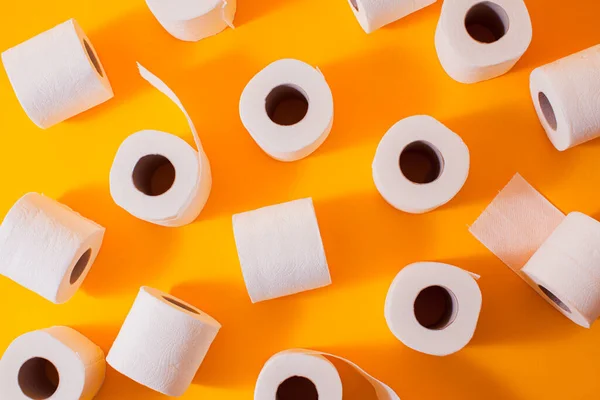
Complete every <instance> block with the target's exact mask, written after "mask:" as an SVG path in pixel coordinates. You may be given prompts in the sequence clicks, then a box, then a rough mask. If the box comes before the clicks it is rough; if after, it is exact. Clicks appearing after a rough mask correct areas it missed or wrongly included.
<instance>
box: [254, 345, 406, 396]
mask: <svg viewBox="0 0 600 400" xmlns="http://www.w3.org/2000/svg"><path fill="white" fill-rule="evenodd" d="M328 358H335V359H338V360H341V361H344V362H345V363H347V364H349V365H350V366H352V367H353V368H354V369H356V371H358V373H359V374H360V375H362V376H363V377H364V378H365V379H366V380H367V381H368V382H369V383H370V384H371V385H373V388H374V389H375V393H376V395H377V398H378V399H379V400H400V397H398V395H397V394H396V393H395V392H394V391H393V390H392V389H391V388H390V387H389V386H387V385H386V384H385V383H383V382H380V381H378V380H377V379H375V378H374V377H372V376H371V375H369V374H368V373H367V372H365V371H364V370H363V369H361V368H360V367H359V366H358V365H356V364H354V363H353V362H351V361H348V360H346V359H344V358H342V357H338V356H335V355H333V354H327V353H321V352H318V351H313V350H304V349H292V350H286V351H282V352H280V353H277V354H275V355H274V356H272V357H271V358H270V359H269V361H267V362H266V364H265V365H264V367H263V369H262V370H261V371H260V375H259V376H258V379H257V381H256V387H255V390H254V400H272V399H275V398H277V399H279V400H286V399H296V398H303V399H328V400H342V394H343V387H342V380H341V378H340V374H339V372H338V370H337V369H336V367H335V366H334V365H333V364H332V363H331V361H329V359H328Z"/></svg>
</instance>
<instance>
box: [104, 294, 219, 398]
mask: <svg viewBox="0 0 600 400" xmlns="http://www.w3.org/2000/svg"><path fill="white" fill-rule="evenodd" d="M220 328H221V324H219V322H217V321H216V320H215V319H214V318H212V317H211V316H209V315H207V314H205V313H203V312H202V311H200V310H199V309H197V308H196V307H194V306H192V305H190V304H188V303H185V302H183V301H181V300H179V299H177V298H175V297H173V296H171V295H168V294H166V293H163V292H161V291H159V290H156V289H151V288H148V287H142V288H141V289H140V292H139V294H138V296H137V298H136V299H135V302H134V304H133V306H132V307H131V310H130V311H129V314H128V315H127V318H126V319H125V322H124V323H123V326H122V327H121V331H120V332H119V334H118V336H117V338H116V339H115V342H114V343H113V345H112V348H111V349H110V351H109V353H108V356H107V358H106V361H107V362H108V364H109V365H110V366H111V367H113V368H114V369H116V370H117V371H119V372H120V373H121V374H123V375H125V376H127V377H128V378H130V379H132V380H134V381H136V382H138V383H139V384H141V385H144V386H147V387H149V388H151V389H153V390H155V391H157V392H160V393H163V394H165V395H167V396H181V395H183V394H184V392H185V391H186V390H187V388H188V387H189V386H190V384H191V383H192V380H193V379H194V375H195V374H196V372H197V371H198V368H200V365H201V364H202V361H203V360H204V357H205V356H206V353H207V352H208V349H209V348H210V345H211V344H212V342H213V340H214V339H215V337H216V336H217V333H218V332H219V329H220Z"/></svg>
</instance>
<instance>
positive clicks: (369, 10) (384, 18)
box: [349, 0, 436, 33]
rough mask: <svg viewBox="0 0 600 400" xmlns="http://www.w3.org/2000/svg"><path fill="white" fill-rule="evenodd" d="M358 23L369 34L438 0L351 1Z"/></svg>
mask: <svg viewBox="0 0 600 400" xmlns="http://www.w3.org/2000/svg"><path fill="white" fill-rule="evenodd" d="M349 2H350V7H351V8H352V11H353V12H354V15H355V16H356V19H358V23H359V24H360V26H361V27H362V28H363V29H364V30H365V32H367V33H371V32H373V31H376V30H377V29H379V28H381V27H383V26H385V25H387V24H391V23H392V22H395V21H398V20H399V19H401V18H404V17H406V16H407V15H409V14H412V13H414V12H415V11H418V10H420V9H422V8H424V7H427V6H429V5H431V4H433V3H435V2H436V0H349Z"/></svg>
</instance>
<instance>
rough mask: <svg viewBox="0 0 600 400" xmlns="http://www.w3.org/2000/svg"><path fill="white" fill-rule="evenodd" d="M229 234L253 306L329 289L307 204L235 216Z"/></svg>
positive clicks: (309, 203)
mask: <svg viewBox="0 0 600 400" xmlns="http://www.w3.org/2000/svg"><path fill="white" fill-rule="evenodd" d="M233 233H234V236H235V244H236V246H237V251H238V257H239V259H240V264H241V266H242V273H243V275H244V280H245V282H246V288H247V289H248V294H249V295H250V299H251V300H252V302H253V303H256V302H259V301H263V300H269V299H274V298H277V297H282V296H287V295H290V294H295V293H300V292H304V291H306V290H311V289H317V288H320V287H324V286H327V285H330V284H331V276H330V275H329V267H328V266H327V258H326V257H325V249H324V248H323V242H322V240H321V233H320V231H319V224H318V222H317V216H316V215H315V209H314V206H313V202H312V199H310V198H307V199H301V200H295V201H291V202H289V203H283V204H278V205H274V206H269V207H265V208H260V209H258V210H254V211H249V212H245V213H242V214H236V215H234V216H233Z"/></svg>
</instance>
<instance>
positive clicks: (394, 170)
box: [373, 115, 470, 214]
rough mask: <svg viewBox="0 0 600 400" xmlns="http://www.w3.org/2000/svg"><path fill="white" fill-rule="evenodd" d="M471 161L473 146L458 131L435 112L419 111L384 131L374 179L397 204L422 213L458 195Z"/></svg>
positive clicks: (374, 165)
mask: <svg viewBox="0 0 600 400" xmlns="http://www.w3.org/2000/svg"><path fill="white" fill-rule="evenodd" d="M469 164H470V161H469V149H468V148H467V146H466V145H465V143H464V142H463V141H462V139H461V138H460V137H459V136H458V135H457V134H456V133H454V132H452V131H451V130H450V129H448V128H446V127H445V126H444V125H443V124H441V123H440V122H438V121H437V120H436V119H434V118H432V117H430V116H427V115H417V116H413V117H409V118H406V119H403V120H402V121H400V122H398V123H396V124H395V125H394V126H393V127H392V128H391V129H390V130H389V131H388V132H387V133H386V134H385V135H384V136H383V138H382V139H381V142H380V143H379V146H378V147H377V152H376V153H375V159H374V160H373V181H374V182H375V186H376V187H377V190H378V191H379V193H380V194H381V195H382V196H383V198H384V199H385V200H386V201H387V202H388V203H390V204H391V205H392V206H393V207H394V208H396V209H398V210H401V211H405V212H409V213H413V214H420V213H424V212H427V211H431V210H433V209H435V208H437V207H440V206H442V205H444V204H446V203H447V202H449V201H450V200H452V198H453V197H454V196H456V194H457V193H458V192H459V191H460V189H461V188H462V187H463V185H464V183H465V181H466V180H467V176H468V175H469Z"/></svg>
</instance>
